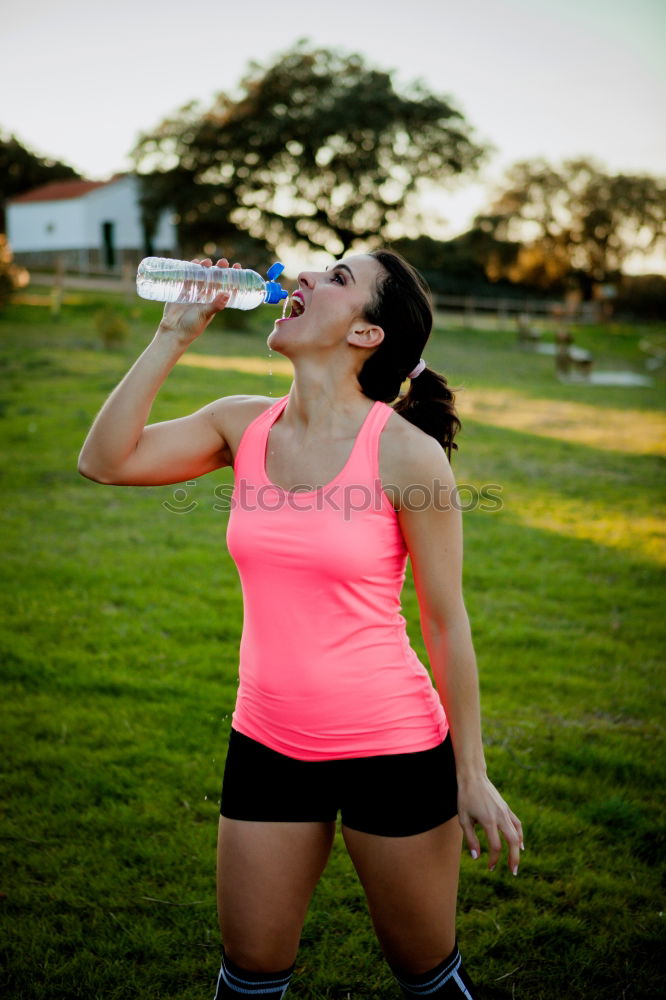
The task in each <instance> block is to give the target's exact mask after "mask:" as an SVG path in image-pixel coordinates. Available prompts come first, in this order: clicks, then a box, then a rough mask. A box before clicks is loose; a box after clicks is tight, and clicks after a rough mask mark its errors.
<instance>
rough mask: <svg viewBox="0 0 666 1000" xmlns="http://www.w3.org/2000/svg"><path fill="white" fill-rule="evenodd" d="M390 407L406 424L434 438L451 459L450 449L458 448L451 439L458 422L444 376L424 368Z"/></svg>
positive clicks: (455, 431) (453, 401)
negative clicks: (407, 421)
mask: <svg viewBox="0 0 666 1000" xmlns="http://www.w3.org/2000/svg"><path fill="white" fill-rule="evenodd" d="M393 409H394V410H395V412H396V413H399V414H400V416H401V417H404V418H405V420H409V422H410V424H415V425H416V426H417V427H420V428H421V430H422V431H425V432H426V434H430V435H431V436H432V437H434V438H436V439H437V440H438V441H439V443H440V444H441V446H442V448H443V449H444V451H445V452H446V454H447V456H448V459H449V461H451V449H452V448H455V449H456V451H457V449H458V445H457V444H456V443H455V441H454V440H453V438H454V437H455V435H456V434H457V433H458V431H459V430H460V428H461V427H462V423H461V421H460V418H459V417H458V415H457V413H456V410H455V395H454V394H453V392H452V391H451V389H450V388H449V386H448V382H447V381H446V378H445V377H444V375H440V374H439V373H438V372H436V371H433V370H432V368H427V367H426V368H424V369H423V371H422V372H421V373H420V375H418V376H417V377H416V378H413V379H410V382H409V391H408V392H406V393H405V394H404V396H401V397H400V398H399V399H398V401H397V403H394V404H393Z"/></svg>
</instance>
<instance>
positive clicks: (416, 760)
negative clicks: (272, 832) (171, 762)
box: [220, 729, 458, 837]
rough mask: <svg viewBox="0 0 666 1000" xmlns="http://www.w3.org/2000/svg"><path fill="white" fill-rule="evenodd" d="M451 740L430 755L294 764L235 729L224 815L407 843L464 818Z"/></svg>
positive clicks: (423, 752)
mask: <svg viewBox="0 0 666 1000" xmlns="http://www.w3.org/2000/svg"><path fill="white" fill-rule="evenodd" d="M457 798H458V785H457V781H456V765H455V758H454V755H453V746H452V744H451V734H450V733H447V735H446V738H445V739H444V741H443V742H442V743H440V744H439V745H438V746H436V747H433V748H432V749H431V750H419V751H416V752H414V753H396V754H385V755H378V756H375V757H351V758H347V759H344V760H321V761H309V760H295V759H294V758H293V757H286V756H285V755H284V754H281V753H277V752H276V751H275V750H270V749H269V748H268V747H265V746H264V745H263V744H262V743H257V741H256V740H252V739H250V738H249V736H245V735H243V734H242V733H239V732H237V731H236V730H235V729H232V730H231V735H230V737H229V750H228V753H227V762H226V765H225V769H224V779H223V782H222V800H221V803H220V813H221V814H222V815H223V816H226V817H228V818H229V819H244V820H259V821H264V822H266V821H274V822H275V821H277V822H326V821H332V820H335V819H336V818H337V815H338V811H340V813H341V818H342V823H343V825H344V826H347V827H349V828H350V829H352V830H359V831H361V832H362V833H374V834H379V835H380V836H384V837H408V836H411V835H412V834H416V833H424V832H425V831H426V830H431V829H433V827H435V826H439V825H440V823H445V822H446V821H447V820H449V819H451V818H452V817H453V816H455V815H456V814H457V812H458V805H457Z"/></svg>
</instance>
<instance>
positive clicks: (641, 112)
mask: <svg viewBox="0 0 666 1000" xmlns="http://www.w3.org/2000/svg"><path fill="white" fill-rule="evenodd" d="M1 23H2V28H1V44H2V60H1V62H0V129H1V130H3V131H4V132H5V133H6V132H13V133H14V134H15V135H16V137H17V138H18V139H19V140H20V141H21V142H23V143H24V144H25V145H27V146H29V147H30V148H31V149H33V150H34V151H36V152H38V153H40V154H45V155H49V156H53V157H56V158H58V159H62V160H64V161H65V162H67V163H70V164H71V165H72V166H74V167H76V168H77V169H78V170H79V171H81V172H82V173H84V174H85V175H86V176H87V177H90V178H92V179H104V178H106V177H109V176H110V175H111V174H113V173H114V172H116V171H119V170H123V169H127V168H128V167H129V161H128V160H127V153H128V152H129V150H130V149H131V147H132V146H133V144H134V142H135V141H136V138H137V137H138V135H139V133H140V132H141V131H142V130H150V129H151V128H152V127H153V126H155V125H156V124H157V123H158V122H159V121H160V119H161V118H162V117H164V116H165V115H167V114H168V113H169V112H172V111H174V110H175V109H177V108H178V107H180V106H181V105H183V104H185V103H186V102H188V101H190V100H192V99H200V100H202V101H204V102H206V101H208V100H210V99H211V98H212V96H213V94H214V93H215V92H217V91H220V90H233V88H234V86H235V85H236V84H237V83H238V81H239V79H240V77H241V75H242V74H243V72H244V70H245V68H246V66H247V63H248V62H249V61H250V60H251V59H255V60H257V61H258V62H261V63H264V64H265V63H266V62H268V61H270V60H271V59H272V58H273V57H274V56H275V55H276V54H277V53H279V52H281V51H283V50H284V49H286V48H288V47H289V46H291V45H292V44H293V43H294V42H295V41H296V40H297V39H298V38H301V37H306V38H309V39H310V40H311V41H312V42H313V43H316V44H317V45H321V46H326V47H339V48H342V49H345V50H346V51H357V52H360V53H362V54H363V55H364V56H365V57H366V59H367V61H368V62H369V63H371V64H372V65H375V66H377V67H379V68H382V69H390V70H394V71H395V79H396V81H397V82H408V81H410V80H413V79H415V78H417V77H418V78H420V79H422V80H423V81H424V82H425V83H426V84H427V85H428V86H429V87H430V88H431V89H432V90H433V91H435V92H437V93H440V94H445V95H448V96H449V97H451V98H452V100H453V102H454V104H456V106H458V107H459V108H460V110H461V111H462V112H463V113H464V114H465V116H466V117H467V119H468V120H469V121H470V122H471V124H472V125H473V126H474V128H475V134H476V137H477V138H479V139H482V140H486V141H489V142H491V143H492V144H493V145H494V146H495V148H496V153H495V155H494V156H493V158H492V160H491V161H490V162H489V165H488V166H487V167H486V168H485V170H484V172H483V175H482V177H481V179H480V180H479V181H478V182H476V183H472V182H471V181H468V180H466V181H464V183H463V184H462V186H460V187H456V188H455V189H454V190H453V191H452V192H451V193H450V194H448V195H444V196H442V195H438V196H437V198H434V197H432V198H429V199H428V201H427V202H426V204H427V205H428V206H429V208H430V211H431V213H432V224H433V228H435V229H437V230H438V233H437V234H438V235H443V236H451V235H454V234H455V233H456V232H460V231H462V230H463V229H464V228H466V224H467V223H468V222H469V221H470V219H471V216H472V215H473V214H474V212H475V211H477V210H481V209H483V208H484V207H486V205H487V201H488V193H487V192H488V185H489V184H490V183H492V182H493V181H494V180H496V179H497V178H498V177H499V176H501V173H502V170H503V168H504V167H505V166H506V165H508V164H510V163H512V162H515V161H516V160H518V159H525V158H532V157H536V156H545V157H547V158H549V159H550V160H551V161H553V162H554V163H558V162H560V161H561V160H562V159H564V158H566V157H571V156H577V155H590V156H593V157H595V158H596V159H598V160H599V161H600V162H601V163H602V165H604V166H605V167H607V168H608V169H610V170H613V171H632V172H647V173H652V174H657V175H661V176H663V175H664V174H666V128H664V122H665V121H666V59H664V55H663V54H664V51H666V3H664V2H663V0H631V2H627V0H462V2H460V0H455V2H453V0H334V2H331V3H321V2H319V3H314V2H312V0H310V2H306V0H282V2H280V3H277V2H275V3H269V2H268V0H247V2H238V0H236V2H234V3H221V2H219V3H217V4H214V3H208V4H201V3H197V4H190V3H187V2H184V0H161V2H158V0H150V2H147V0H112V2H108V3H106V4H104V5H102V4H98V3H93V2H91V0H59V2H57V3H53V0H48V2H46V0H21V2H20V3H12V4H11V5H8V8H7V9H6V10H5V11H4V13H3V18H2V22H1ZM285 138H286V137H285ZM438 222H439V225H438Z"/></svg>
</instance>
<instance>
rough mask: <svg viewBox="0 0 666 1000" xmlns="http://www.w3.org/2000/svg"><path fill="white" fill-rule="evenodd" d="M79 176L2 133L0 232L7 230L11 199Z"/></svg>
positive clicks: (0, 140) (70, 168)
mask: <svg viewBox="0 0 666 1000" xmlns="http://www.w3.org/2000/svg"><path fill="white" fill-rule="evenodd" d="M79 176H80V175H79V174H77V172H76V170H74V168H73V167H69V166H68V165H67V164H66V163H61V162H60V161H59V160H52V159H50V158H49V157H46V156H40V155H39V154H38V153H34V152H33V151H32V150H30V149H28V148H27V147H26V146H23V145H22V144H21V143H20V142H19V141H18V139H17V138H16V136H13V135H5V134H4V133H2V132H0V233H4V231H5V205H6V203H7V201H9V199H10V198H15V197H16V195H19V194H23V192H24V191H30V190H31V189H32V188H35V187H39V185H40V184H47V183H48V182H49V181H62V180H71V179H75V178H77V177H79Z"/></svg>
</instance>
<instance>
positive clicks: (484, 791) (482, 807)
mask: <svg viewBox="0 0 666 1000" xmlns="http://www.w3.org/2000/svg"><path fill="white" fill-rule="evenodd" d="M458 821H459V823H460V825H461V826H462V828H463V831H464V834H465V838H466V840H467V846H468V847H469V850H470V854H471V855H472V857H473V858H474V859H476V858H479V857H480V856H481V846H480V844H479V839H478V837H477V835H476V832H475V830H474V827H475V825H476V824H477V823H478V824H479V825H480V826H482V827H483V829H484V830H485V833H486V837H487V839H488V848H489V850H488V868H489V869H490V871H492V870H493V869H494V867H495V865H496V864H497V862H498V860H499V856H500V854H501V851H502V842H501V840H500V834H502V836H503V837H504V839H505V840H506V842H507V845H508V848H509V859H508V860H509V869H510V870H511V872H513V874H514V875H517V874H518V865H519V863H520V852H521V850H523V851H524V850H525V847H524V845H523V828H522V825H521V822H520V820H519V819H518V817H517V816H516V814H515V813H513V812H511V810H510V809H509V807H508V805H507V804H506V802H505V801H504V799H503V798H502V796H501V795H500V793H499V792H498V791H497V789H496V788H495V786H494V785H493V783H492V782H491V781H490V780H489V779H488V778H487V777H486V776H485V775H483V776H480V777H478V778H474V779H472V780H468V781H462V782H461V781H459V782H458Z"/></svg>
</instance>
